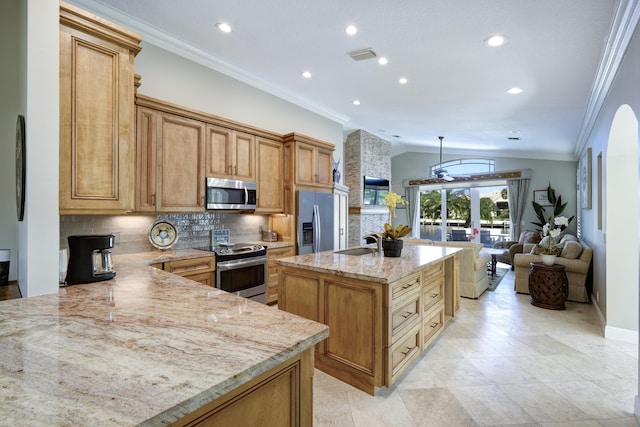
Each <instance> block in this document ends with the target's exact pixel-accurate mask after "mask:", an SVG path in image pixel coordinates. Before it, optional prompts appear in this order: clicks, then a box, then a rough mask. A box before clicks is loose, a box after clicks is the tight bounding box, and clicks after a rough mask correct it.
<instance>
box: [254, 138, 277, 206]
mask: <svg viewBox="0 0 640 427" xmlns="http://www.w3.org/2000/svg"><path fill="white" fill-rule="evenodd" d="M257 144H258V147H257V153H258V168H257V173H256V175H257V185H258V206H257V208H256V211H257V212H263V213H282V212H283V211H284V205H283V191H282V190H283V177H282V169H283V157H282V143H280V142H278V141H270V140H267V139H258V141H257Z"/></svg>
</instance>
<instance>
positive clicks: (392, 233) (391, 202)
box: [381, 191, 411, 240]
mask: <svg viewBox="0 0 640 427" xmlns="http://www.w3.org/2000/svg"><path fill="white" fill-rule="evenodd" d="M384 204H385V205H387V208H389V216H390V218H391V220H390V222H391V225H389V223H385V224H384V231H383V233H382V234H381V236H382V238H384V239H391V240H398V239H400V238H401V237H404V236H406V235H407V234H409V233H410V232H411V227H409V226H407V225H398V227H396V226H395V218H396V206H398V205H401V206H402V205H406V204H407V201H406V200H403V199H402V197H401V196H400V195H399V194H397V193H394V192H393V191H390V192H388V193H387V195H386V196H384Z"/></svg>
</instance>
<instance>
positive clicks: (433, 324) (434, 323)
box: [431, 322, 440, 329]
mask: <svg viewBox="0 0 640 427" xmlns="http://www.w3.org/2000/svg"><path fill="white" fill-rule="evenodd" d="M439 324H440V323H438V322H433V323H432V324H431V329H433V328H435V327H436V326H438V325H439Z"/></svg>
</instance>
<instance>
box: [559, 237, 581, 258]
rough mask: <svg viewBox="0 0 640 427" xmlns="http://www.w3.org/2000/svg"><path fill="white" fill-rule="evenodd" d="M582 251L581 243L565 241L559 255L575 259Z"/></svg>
mask: <svg viewBox="0 0 640 427" xmlns="http://www.w3.org/2000/svg"><path fill="white" fill-rule="evenodd" d="M581 253H582V245H581V244H580V243H579V242H576V241H569V242H565V244H564V247H563V248H562V252H561V253H560V256H561V257H562V258H567V259H576V258H578V257H579V256H580V254H581Z"/></svg>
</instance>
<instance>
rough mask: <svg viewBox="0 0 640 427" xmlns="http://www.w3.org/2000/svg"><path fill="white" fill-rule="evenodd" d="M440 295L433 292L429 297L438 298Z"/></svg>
mask: <svg viewBox="0 0 640 427" xmlns="http://www.w3.org/2000/svg"><path fill="white" fill-rule="evenodd" d="M439 296H440V294H433V295H431V298H438V297H439Z"/></svg>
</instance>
